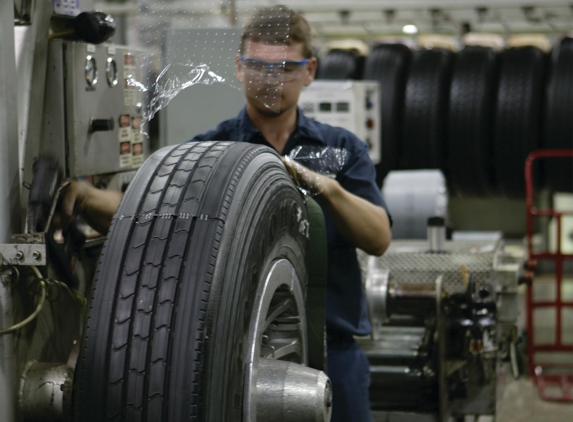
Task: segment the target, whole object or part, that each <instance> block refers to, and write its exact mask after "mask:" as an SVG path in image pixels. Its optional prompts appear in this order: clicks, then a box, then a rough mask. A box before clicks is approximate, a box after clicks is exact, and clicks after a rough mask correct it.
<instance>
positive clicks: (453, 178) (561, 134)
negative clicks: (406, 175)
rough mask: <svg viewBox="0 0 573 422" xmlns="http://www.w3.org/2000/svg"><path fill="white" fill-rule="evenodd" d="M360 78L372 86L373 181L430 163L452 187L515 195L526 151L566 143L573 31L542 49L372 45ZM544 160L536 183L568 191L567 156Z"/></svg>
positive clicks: (571, 134)
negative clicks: (378, 155) (375, 127)
mask: <svg viewBox="0 0 573 422" xmlns="http://www.w3.org/2000/svg"><path fill="white" fill-rule="evenodd" d="M363 79H364V80H375V81H378V82H379V83H380V89H381V95H380V98H381V100H380V101H381V104H380V110H381V126H382V131H381V145H382V162H381V164H380V165H379V166H378V167H377V172H378V182H379V183H380V184H381V183H382V180H383V179H384V177H385V176H386V175H387V174H388V172H389V171H391V170H414V169H429V168H438V169H441V170H442V172H443V173H444V174H445V175H446V178H447V181H448V186H449V189H450V193H451V194H453V195H455V196H460V197H488V196H504V197H508V198H515V199H520V198H524V196H525V179H524V165H525V160H526V158H527V156H528V155H529V154H530V153H531V152H532V151H535V150H539V149H572V148H573V118H572V116H571V110H573V38H564V39H563V40H562V41H561V42H560V43H559V44H558V45H557V46H556V48H555V49H554V51H553V54H552V56H551V57H550V56H548V55H547V54H546V53H545V52H543V51H541V50H540V49H538V48H536V47H519V48H507V49H505V50H503V51H500V52H496V51H494V50H492V49H491V48H489V47H478V46H467V47H464V48H463V49H462V50H460V51H459V52H457V53H453V52H450V51H445V50H440V49H430V50H423V49H422V50H420V49H419V50H412V49H410V48H409V47H407V46H406V45H403V44H378V45H376V46H374V47H373V48H372V49H371V52H370V55H369V56H368V57H367V58H366V64H365V71H364V76H363ZM547 161H548V160H545V161H544V163H542V164H541V165H536V168H535V173H534V181H535V183H536V186H537V187H541V186H544V187H546V188H548V189H550V190H553V191H566V192H572V191H573V161H572V160H571V159H569V158H566V159H556V160H555V159H554V160H552V161H550V164H547ZM541 170H543V171H541Z"/></svg>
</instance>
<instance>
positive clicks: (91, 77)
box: [86, 56, 97, 86]
mask: <svg viewBox="0 0 573 422" xmlns="http://www.w3.org/2000/svg"><path fill="white" fill-rule="evenodd" d="M86 81H87V83H88V85H90V86H94V85H95V84H97V65H96V60H95V59H94V58H93V57H92V56H87V57H86Z"/></svg>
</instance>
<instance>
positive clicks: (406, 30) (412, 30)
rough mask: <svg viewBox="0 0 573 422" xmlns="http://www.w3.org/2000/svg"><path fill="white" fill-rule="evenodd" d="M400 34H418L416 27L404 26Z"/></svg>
mask: <svg viewBox="0 0 573 422" xmlns="http://www.w3.org/2000/svg"><path fill="white" fill-rule="evenodd" d="M402 32H403V33H404V34H410V35H412V34H417V33H418V27H417V26H416V25H404V28H402Z"/></svg>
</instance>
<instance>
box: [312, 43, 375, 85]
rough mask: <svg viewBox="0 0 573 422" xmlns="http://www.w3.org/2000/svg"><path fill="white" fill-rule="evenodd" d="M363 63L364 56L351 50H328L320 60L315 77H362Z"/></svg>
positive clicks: (332, 78)
mask: <svg viewBox="0 0 573 422" xmlns="http://www.w3.org/2000/svg"><path fill="white" fill-rule="evenodd" d="M361 63H362V64H361ZM363 63H364V58H363V57H362V58H361V56H360V55H358V54H357V53H355V52H353V51H347V50H338V49H335V50H330V51H329V52H328V53H327V54H326V56H324V58H323V59H322V60H321V61H320V66H319V68H318V73H317V75H316V79H329V80H346V79H356V80H357V79H362V73H363V69H364V64H363Z"/></svg>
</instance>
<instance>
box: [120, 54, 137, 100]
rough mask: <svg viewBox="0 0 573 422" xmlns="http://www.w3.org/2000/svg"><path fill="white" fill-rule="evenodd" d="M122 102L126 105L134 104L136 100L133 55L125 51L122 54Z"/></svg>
mask: <svg viewBox="0 0 573 422" xmlns="http://www.w3.org/2000/svg"><path fill="white" fill-rule="evenodd" d="M123 78H124V87H123V102H124V104H125V105H126V106H134V105H135V104H136V102H137V95H136V88H135V83H134V82H135V56H133V55H131V54H129V53H126V54H125V55H124V56H123Z"/></svg>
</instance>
